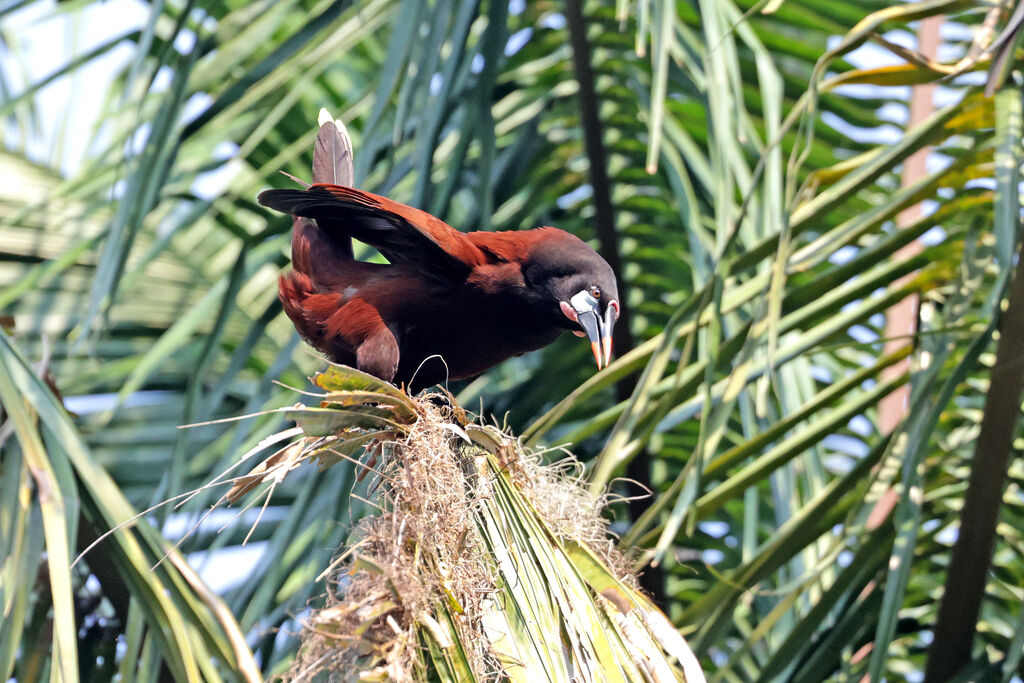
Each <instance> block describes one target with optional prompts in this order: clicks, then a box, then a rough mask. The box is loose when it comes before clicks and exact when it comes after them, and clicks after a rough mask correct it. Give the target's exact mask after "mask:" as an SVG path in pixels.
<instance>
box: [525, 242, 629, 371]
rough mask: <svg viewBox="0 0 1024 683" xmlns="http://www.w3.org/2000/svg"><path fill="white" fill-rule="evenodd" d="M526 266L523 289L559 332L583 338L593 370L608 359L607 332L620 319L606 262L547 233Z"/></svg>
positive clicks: (615, 288)
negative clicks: (539, 300)
mask: <svg viewBox="0 0 1024 683" xmlns="http://www.w3.org/2000/svg"><path fill="white" fill-rule="evenodd" d="M546 230H548V231H550V232H548V233H547V236H546V238H544V239H541V240H539V241H538V242H537V244H536V246H535V247H534V248H533V249H531V251H530V257H529V259H528V261H527V263H526V264H525V268H524V276H525V277H526V280H527V283H528V284H529V286H530V287H531V289H534V290H535V291H539V292H541V294H542V297H543V300H544V302H543V305H545V306H550V307H551V308H550V310H551V312H552V314H553V316H554V319H555V320H557V323H556V324H558V325H559V326H560V327H564V328H567V329H569V330H572V332H573V334H575V335H576V336H578V337H583V336H586V337H587V338H588V339H589V340H590V348H591V350H592V351H593V352H594V359H595V360H596V361H597V367H598V369H600V368H603V367H605V366H607V365H608V363H609V362H610V361H611V356H612V328H613V327H614V326H615V321H616V320H618V319H619V289H618V286H617V284H616V282H615V273H614V271H612V268H611V266H609V265H608V262H607V261H605V260H604V259H603V258H601V256H600V255H598V253H597V252H596V251H594V250H593V249H591V248H590V247H589V246H588V245H587V244H586V242H584V241H583V240H581V239H579V238H578V237H576V236H574V235H571V234H569V233H567V232H564V231H562V230H557V229H554V228H548V229H546Z"/></svg>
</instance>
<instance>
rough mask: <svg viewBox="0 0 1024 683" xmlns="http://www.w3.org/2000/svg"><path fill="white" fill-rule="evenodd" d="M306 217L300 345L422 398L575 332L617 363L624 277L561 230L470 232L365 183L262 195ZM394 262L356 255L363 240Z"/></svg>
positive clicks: (291, 278) (299, 275)
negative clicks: (355, 244) (615, 339)
mask: <svg viewBox="0 0 1024 683" xmlns="http://www.w3.org/2000/svg"><path fill="white" fill-rule="evenodd" d="M258 201H259V203H260V204H262V205H263V206H266V207H268V208H270V209H274V210H276V211H280V212H282V213H286V214H290V215H292V216H293V230H292V270H291V271H290V272H288V273H286V274H283V275H281V277H280V278H279V287H278V294H279V297H280V299H281V302H282V304H283V307H284V310H285V312H286V313H287V315H288V317H289V318H291V320H292V322H293V323H294V324H295V327H296V329H297V330H298V331H299V333H300V335H301V336H302V337H303V338H304V339H305V340H306V341H307V342H308V343H309V344H310V345H312V346H313V347H314V348H316V349H317V350H319V351H321V352H322V353H324V354H326V355H327V357H328V358H329V359H330V360H332V361H334V362H335V363H339V364H342V365H348V366H354V367H356V368H357V369H359V370H361V371H363V372H367V373H369V374H371V375H374V376H376V377H379V378H380V379H383V380H385V381H387V382H391V383H394V384H395V385H396V386H405V387H406V389H407V390H409V391H418V390H420V389H421V388H424V387H428V386H431V385H434V384H439V383H443V382H444V381H446V380H458V379H466V378H471V377H475V376H477V375H479V374H481V373H482V372H484V371H485V370H487V369H488V368H490V367H492V366H494V365H497V364H498V363H500V362H502V361H504V360H506V359H507V358H510V357H512V356H520V355H522V354H524V353H527V352H529V351H534V350H536V349H540V348H542V347H544V346H547V345H548V344H550V343H551V342H553V341H554V340H555V339H556V338H557V337H558V336H559V335H560V334H562V333H563V332H565V331H572V332H574V333H575V334H576V335H577V336H580V337H584V336H585V337H587V338H588V340H589V341H590V346H591V350H592V352H593V355H594V359H595V360H596V362H597V367H598V370H600V369H602V367H604V366H607V365H608V364H609V363H610V361H611V353H612V330H613V327H614V325H615V321H616V320H617V319H618V317H619V312H620V304H619V300H618V297H619V295H618V287H617V282H616V278H615V273H614V272H613V270H612V268H611V267H610V266H609V265H608V263H607V262H606V261H605V260H604V259H603V258H602V257H601V256H600V255H599V254H598V253H597V252H596V251H594V249H593V248H591V247H590V246H589V245H588V244H587V243H586V242H584V241H583V240H581V239H580V238H579V237H576V236H575V235H573V234H571V233H568V232H566V231H564V230H560V229H558V228H553V227H540V228H533V229H530V230H509V231H473V232H462V231H459V230H456V229H455V228H453V227H451V226H450V225H448V224H447V223H445V222H444V221H442V220H440V219H439V218H436V217H434V216H432V215H430V214H429V213H427V212H425V211H421V210H420V209H416V208H414V207H411V206H407V205H405V204H401V203H399V202H396V201H392V200H390V199H387V198H385V197H382V196H378V195H375V194H372V193H370V192H365V191H362V190H358V189H355V188H352V187H346V186H342V185H335V184H329V183H316V184H313V185H310V186H308V187H306V188H304V189H272V190H266V191H264V192H262V193H261V194H260V195H259V197H258ZM353 239H355V240H358V241H360V242H363V243H365V244H368V245H370V246H371V247H374V248H375V249H377V251H379V252H380V254H381V255H383V256H384V258H385V259H387V261H388V263H387V264H382V263H371V262H367V261H360V260H357V259H355V258H354V257H353V251H352V240H353Z"/></svg>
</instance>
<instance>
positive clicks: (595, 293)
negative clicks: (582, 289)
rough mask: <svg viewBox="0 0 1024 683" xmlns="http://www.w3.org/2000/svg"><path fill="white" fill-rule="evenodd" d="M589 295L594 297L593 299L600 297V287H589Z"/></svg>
mask: <svg viewBox="0 0 1024 683" xmlns="http://www.w3.org/2000/svg"><path fill="white" fill-rule="evenodd" d="M590 296H592V297H594V298H595V299H600V298H601V288H600V287H591V288H590Z"/></svg>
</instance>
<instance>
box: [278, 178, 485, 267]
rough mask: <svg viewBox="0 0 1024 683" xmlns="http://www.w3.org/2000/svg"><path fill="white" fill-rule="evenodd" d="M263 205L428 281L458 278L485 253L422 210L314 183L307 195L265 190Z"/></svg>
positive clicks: (302, 192)
mask: <svg viewBox="0 0 1024 683" xmlns="http://www.w3.org/2000/svg"><path fill="white" fill-rule="evenodd" d="M259 202H260V204H262V205H263V206H267V207H270V208H271V209H276V210H277V211H281V212H283V213H289V214H291V215H293V216H304V217H306V218H314V219H317V222H318V224H319V225H320V226H321V228H322V229H324V230H343V231H344V232H345V233H346V234H347V235H349V236H351V237H353V238H355V239H357V240H359V241H360V242H365V243H366V244H369V245H370V246H372V247H375V248H376V249H377V250H378V251H380V253H381V254H383V255H384V257H385V258H386V259H388V261H390V262H391V263H394V264H398V265H404V266H408V267H411V268H415V269H417V270H418V271H420V272H421V273H423V275H425V276H427V277H429V278H431V279H459V278H463V277H465V276H466V275H467V274H468V273H469V271H470V270H471V269H472V268H473V267H474V266H477V265H481V264H484V263H487V262H488V260H489V259H488V254H486V253H485V252H484V251H482V250H481V249H479V248H478V247H477V246H476V245H475V244H474V243H473V242H472V241H471V240H469V239H467V237H466V235H465V234H464V233H461V232H459V231H458V230H456V229H455V228H453V227H451V226H450V225H448V224H447V223H445V222H444V221H442V220H440V219H438V218H435V217H434V216H431V215H430V214H429V213H426V212H425V211H420V210H419V209H414V208H413V207H411V206H406V205H405V204H400V203H398V202H394V201H391V200H390V199H387V198H386V197H380V196H378V195H375V194H371V193H369V192H362V191H361V190H356V189H353V188H350V187H342V186H340V185H328V184H317V185H312V186H311V187H309V188H308V189H305V190H267V191H265V192H263V193H261V194H260V196H259Z"/></svg>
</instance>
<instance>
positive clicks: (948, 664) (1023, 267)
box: [925, 253, 1024, 683]
mask: <svg viewBox="0 0 1024 683" xmlns="http://www.w3.org/2000/svg"><path fill="white" fill-rule="evenodd" d="M1022 390H1024V253H1020V254H1019V255H1018V258H1017V268H1016V270H1015V272H1014V274H1013V283H1012V284H1011V285H1010V300H1009V303H1008V306H1007V309H1006V312H1005V313H1004V314H1003V316H1002V320H1000V325H999V342H998V343H997V345H996V362H995V365H993V366H992V371H991V373H990V379H989V385H988V392H987V393H986V394H985V413H984V415H982V418H981V432H980V433H979V434H978V440H977V442H976V443H975V447H974V459H973V462H972V464H971V476H970V480H969V482H968V484H967V494H966V495H965V496H964V507H963V510H962V512H961V514H960V533H959V534H958V535H957V539H956V543H955V544H954V545H953V556H952V559H951V560H950V562H949V570H948V571H947V572H946V587H945V591H944V592H943V595H942V603H941V604H940V606H939V617H938V621H937V622H936V624H935V640H934V642H933V643H932V646H931V649H930V650H929V652H928V665H927V667H926V669H925V683H938V682H940V681H947V680H949V679H951V678H952V677H953V676H954V675H955V674H956V673H957V672H958V671H960V670H961V669H963V668H964V667H965V666H967V665H968V664H969V663H970V661H971V646H972V644H973V642H974V635H975V632H976V630H977V622H978V614H979V613H980V612H981V601H982V598H984V596H985V583H986V581H987V580H988V572H989V566H990V565H991V563H992V549H993V547H994V546H995V537H996V524H997V523H998V521H999V510H1000V508H1001V507H1002V504H1003V488H1004V486H1005V484H1006V469H1007V466H1008V465H1009V462H1010V454H1011V452H1012V449H1013V437H1014V434H1015V432H1016V428H1017V419H1018V416H1019V415H1020V402H1021V391H1022Z"/></svg>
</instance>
